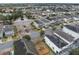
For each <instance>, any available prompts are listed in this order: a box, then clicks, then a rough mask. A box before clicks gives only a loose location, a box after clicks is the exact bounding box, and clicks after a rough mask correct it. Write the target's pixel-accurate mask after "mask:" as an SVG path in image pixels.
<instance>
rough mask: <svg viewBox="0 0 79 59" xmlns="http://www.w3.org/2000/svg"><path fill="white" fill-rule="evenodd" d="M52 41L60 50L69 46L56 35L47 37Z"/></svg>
mask: <svg viewBox="0 0 79 59" xmlns="http://www.w3.org/2000/svg"><path fill="white" fill-rule="evenodd" d="M46 36H47V37H48V38H49V39H50V41H52V42H53V43H54V44H55V45H56V46H57V47H58V48H62V47H64V46H66V45H67V43H66V42H65V41H63V40H61V39H60V38H59V37H57V36H56V35H54V34H52V35H46Z"/></svg>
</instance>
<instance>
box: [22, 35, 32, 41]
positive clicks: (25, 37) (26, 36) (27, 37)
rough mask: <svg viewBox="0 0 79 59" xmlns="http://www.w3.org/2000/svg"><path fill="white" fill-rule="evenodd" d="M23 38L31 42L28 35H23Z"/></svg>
mask: <svg viewBox="0 0 79 59" xmlns="http://www.w3.org/2000/svg"><path fill="white" fill-rule="evenodd" d="M23 38H24V39H27V40H31V37H30V36H29V35H25V36H24V37H23Z"/></svg>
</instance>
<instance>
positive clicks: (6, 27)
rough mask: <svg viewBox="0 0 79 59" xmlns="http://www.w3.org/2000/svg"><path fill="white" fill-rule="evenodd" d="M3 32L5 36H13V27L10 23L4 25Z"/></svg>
mask: <svg viewBox="0 0 79 59" xmlns="http://www.w3.org/2000/svg"><path fill="white" fill-rule="evenodd" d="M3 32H4V34H5V36H13V35H14V28H13V26H12V25H4V27H3Z"/></svg>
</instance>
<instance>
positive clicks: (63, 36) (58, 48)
mask: <svg viewBox="0 0 79 59" xmlns="http://www.w3.org/2000/svg"><path fill="white" fill-rule="evenodd" d="M50 33H51V34H50ZM50 33H46V34H45V37H44V39H45V42H46V44H47V45H48V46H49V47H50V48H51V49H52V50H53V51H54V52H55V53H56V54H60V53H61V52H63V51H68V50H69V49H68V48H69V47H70V46H73V45H74V44H73V43H74V42H75V41H77V40H79V39H78V38H79V25H65V26H64V27H63V29H61V30H56V31H54V32H53V31H51V32H50ZM75 44H77V43H75ZM77 47H79V46H77ZM77 47H76V46H75V47H74V48H77ZM71 49H72V48H71ZM69 51H70V50H69ZM63 53H64V54H66V53H65V52H63Z"/></svg>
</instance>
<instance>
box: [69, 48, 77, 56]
mask: <svg viewBox="0 0 79 59" xmlns="http://www.w3.org/2000/svg"><path fill="white" fill-rule="evenodd" d="M70 55H79V48H76V49H72V50H71V51H70Z"/></svg>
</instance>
